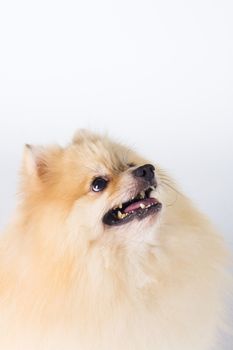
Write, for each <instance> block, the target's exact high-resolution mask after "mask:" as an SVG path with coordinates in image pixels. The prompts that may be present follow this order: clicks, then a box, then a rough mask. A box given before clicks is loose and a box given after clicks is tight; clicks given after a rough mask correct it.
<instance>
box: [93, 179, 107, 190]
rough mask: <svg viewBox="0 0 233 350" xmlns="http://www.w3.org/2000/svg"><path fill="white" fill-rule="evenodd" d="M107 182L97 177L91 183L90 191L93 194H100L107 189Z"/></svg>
mask: <svg viewBox="0 0 233 350" xmlns="http://www.w3.org/2000/svg"><path fill="white" fill-rule="evenodd" d="M107 184H108V181H107V180H106V179H103V178H102V177H97V178H96V179H95V180H94V181H93V182H92V190H93V191H94V192H100V191H103V190H104V189H105V188H106V187H107Z"/></svg>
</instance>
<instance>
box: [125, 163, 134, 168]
mask: <svg viewBox="0 0 233 350" xmlns="http://www.w3.org/2000/svg"><path fill="white" fill-rule="evenodd" d="M127 165H128V167H129V168H133V167H134V166H136V164H134V163H128V164H127Z"/></svg>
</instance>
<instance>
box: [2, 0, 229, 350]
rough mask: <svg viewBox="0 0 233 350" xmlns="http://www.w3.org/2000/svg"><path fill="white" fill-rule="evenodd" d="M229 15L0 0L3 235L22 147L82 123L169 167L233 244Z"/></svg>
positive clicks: (123, 0) (162, 5)
mask: <svg viewBox="0 0 233 350" xmlns="http://www.w3.org/2000/svg"><path fill="white" fill-rule="evenodd" d="M232 18H233V2H232V0H229V1H227V0H219V1H217V0H216V1H214V0H196V1H185V0H183V1H182V0H176V1H172V0H170V1H169V0H163V1H161V0H160V1H157V0H153V1H149V0H144V1H138V0H134V1H132V0H117V1H110V0H108V1H107V0H99V1H94V0H86V1H83V0H76V1H69V0H66V1H55V0H46V1H45V0H41V1H40V2H35V1H33V2H32V1H25V0H21V1H16V0H15V1H14V0H13V1H12V0H7V1H6V0H3V1H2V2H1V4H0V126H1V128H0V160H1V168H0V169H1V171H0V180H1V181H0V229H2V228H3V227H4V225H5V224H6V222H7V221H8V218H9V215H10V213H11V212H12V209H13V207H14V204H15V196H14V195H15V192H16V181H17V176H16V174H17V169H18V166H19V162H20V157H21V152H22V148H23V144H24V143H26V142H27V143H51V142H52V143H53V142H59V143H61V144H65V143H66V142H68V141H69V139H70V137H71V136H72V134H73V132H74V131H75V129H77V128H79V127H91V128H92V129H94V130H101V131H109V132H110V134H111V135H113V136H114V137H116V138H117V139H119V140H121V141H125V142H126V143H127V144H128V145H132V146H134V147H135V148H136V149H138V150H139V151H141V152H142V153H144V154H145V155H147V156H148V157H151V158H152V160H154V161H155V162H159V163H160V164H161V165H162V166H164V167H165V168H166V169H168V170H169V171H170V173H171V174H173V175H174V177H175V178H176V179H177V180H178V182H179V183H180V184H181V187H182V188H183V189H184V190H185V191H186V193H187V194H188V195H189V196H191V197H192V198H193V199H194V201H195V202H196V203H197V204H198V205H199V206H200V207H201V208H202V209H203V211H204V212H206V213H207V214H208V215H209V217H210V218H211V219H212V221H213V222H214V223H215V224H216V225H217V226H218V227H219V229H220V230H221V231H222V233H223V234H224V235H225V238H226V241H227V243H228V244H229V246H231V247H233V235H232V228H233V205H232V196H233V141H232V138H233V64H232V63H233V20H232ZM224 349H225V348H224ZM229 349H230V347H229Z"/></svg>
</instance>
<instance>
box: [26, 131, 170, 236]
mask: <svg viewBox="0 0 233 350" xmlns="http://www.w3.org/2000/svg"><path fill="white" fill-rule="evenodd" d="M23 171H24V179H25V178H26V179H27V181H24V193H25V194H26V196H25V200H26V203H28V205H29V206H30V207H36V208H37V210H38V211H39V212H41V215H43V213H45V215H48V213H49V212H50V217H49V218H48V219H49V220H50V221H51V220H52V217H53V218H54V221H55V222H59V226H60V228H61V227H62V226H64V231H65V232H67V231H69V232H68V233H66V234H67V235H69V234H71V232H72V236H73V237H76V236H77V237H78V236H80V235H81V236H82V239H85V240H86V241H89V242H90V241H94V240H96V239H101V238H103V236H105V237H108V239H109V237H115V238H116V237H118V238H119V237H122V235H125V237H126V235H127V238H128V239H129V237H134V238H135V235H136V234H138V233H139V234H141V231H144V232H146V231H148V232H149V231H151V228H152V227H153V228H154V226H155V225H158V224H159V221H160V220H159V219H160V216H161V212H163V199H162V195H161V193H162V191H159V187H160V175H159V169H157V167H155V166H154V165H152V164H151V163H150V162H149V161H148V160H145V159H143V158H142V157H140V156H139V155H137V154H136V153H135V152H133V151H132V150H130V149H128V148H126V147H124V146H122V145H120V144H117V143H114V142H112V141H111V140H109V139H108V138H107V137H100V136H98V135H96V134H92V133H89V132H86V131H81V132H78V133H77V134H76V136H75V138H74V140H73V143H72V144H71V145H70V146H68V147H67V148H65V149H62V148H58V147H51V148H48V149H38V148H33V147H30V146H28V147H27V150H26V157H25V162H24V168H23ZM35 202H36V205H35ZM37 215H38V213H37ZM77 237H76V238H77Z"/></svg>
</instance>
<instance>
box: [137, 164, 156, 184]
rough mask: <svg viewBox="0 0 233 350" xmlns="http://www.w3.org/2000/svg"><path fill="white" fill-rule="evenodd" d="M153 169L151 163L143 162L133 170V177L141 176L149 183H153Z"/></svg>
mask: <svg viewBox="0 0 233 350" xmlns="http://www.w3.org/2000/svg"><path fill="white" fill-rule="evenodd" d="M154 171H155V168H154V166H153V165H152V164H145V165H142V166H140V167H139V168H137V169H135V170H133V175H134V176H135V177H141V178H142V179H143V180H146V181H148V182H149V183H150V184H153V183H154V180H155V173H154Z"/></svg>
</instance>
